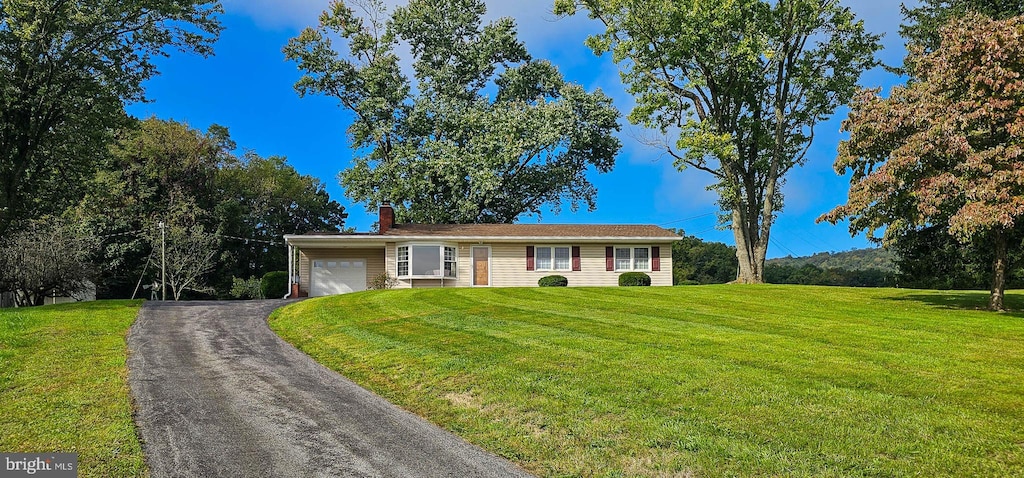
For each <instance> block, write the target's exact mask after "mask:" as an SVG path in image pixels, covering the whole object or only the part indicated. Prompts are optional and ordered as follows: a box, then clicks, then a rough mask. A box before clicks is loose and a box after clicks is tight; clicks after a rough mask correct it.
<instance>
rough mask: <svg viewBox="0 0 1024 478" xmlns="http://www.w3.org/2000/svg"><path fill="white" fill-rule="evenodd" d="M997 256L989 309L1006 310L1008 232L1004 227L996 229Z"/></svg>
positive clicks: (993, 264)
mask: <svg viewBox="0 0 1024 478" xmlns="http://www.w3.org/2000/svg"><path fill="white" fill-rule="evenodd" d="M994 239H995V252H996V258H995V260H994V261H992V295H991V296H989V299H988V308H989V310H994V311H1000V312H1001V311H1004V310H1006V307H1005V306H1004V305H1003V295H1004V293H1005V291H1006V262H1007V253H1006V234H1005V233H1004V232H1003V230H1002V229H996V230H995V238H994Z"/></svg>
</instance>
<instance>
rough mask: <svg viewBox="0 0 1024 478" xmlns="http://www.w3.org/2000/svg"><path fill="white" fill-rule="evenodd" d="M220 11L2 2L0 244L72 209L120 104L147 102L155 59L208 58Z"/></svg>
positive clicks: (45, 0)
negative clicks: (20, 227) (31, 223)
mask: <svg viewBox="0 0 1024 478" xmlns="http://www.w3.org/2000/svg"><path fill="white" fill-rule="evenodd" d="M220 11H221V7H220V4H219V3H218V2H217V1H216V0H132V1H124V0H91V1H84V0H62V1H53V0H3V1H2V2H0V236H2V235H3V234H4V233H5V231H6V230H7V228H8V227H9V225H10V224H11V223H12V222H13V221H16V220H20V219H24V218H28V217H32V216H34V215H38V214H40V213H44V212H52V211H49V210H48V209H57V212H59V210H60V209H61V208H62V207H63V206H66V205H67V203H68V201H73V200H75V199H76V198H75V194H76V193H78V192H80V190H79V189H78V188H77V187H76V186H77V184H78V183H79V179H81V178H82V177H84V176H87V175H88V174H89V173H90V172H91V171H92V166H93V162H94V161H95V159H96V157H97V156H98V155H100V154H102V152H103V149H104V148H105V147H106V145H107V144H108V143H109V140H110V139H111V136H112V134H113V132H114V131H115V130H116V129H117V128H118V127H120V126H122V125H123V124H124V121H125V120H126V115H125V113H124V103H125V102H132V101H140V100H142V99H143V88H142V83H143V82H144V81H145V80H146V79H148V78H150V77H152V76H153V74H155V73H156V68H155V65H154V64H153V61H152V59H153V57H154V56H160V55H165V54H166V52H167V50H168V49H170V48H177V49H180V50H190V51H193V52H196V53H199V54H202V55H209V54H210V53H211V52H212V49H211V46H212V44H213V41H214V40H215V39H216V37H217V35H218V34H219V32H220V24H219V23H218V21H217V19H216V14H217V13H219V12H220Z"/></svg>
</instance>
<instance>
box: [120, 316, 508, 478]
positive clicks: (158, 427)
mask: <svg viewBox="0 0 1024 478" xmlns="http://www.w3.org/2000/svg"><path fill="white" fill-rule="evenodd" d="M281 305H283V304H282V302H281V301H256V302H191V303H159V302H147V303H146V305H145V306H143V308H142V310H141V311H140V312H139V317H138V319H137V320H136V321H135V324H134V325H133V326H132V329H131V332H130V334H129V337H128V348H129V357H128V376H129V384H130V386H131V390H132V396H133V397H134V400H135V404H136V407H137V411H136V414H137V416H136V423H137V424H138V427H139V430H140V433H141V435H142V439H143V443H144V450H145V453H146V462H147V464H148V465H149V467H150V470H151V472H152V476H154V477H158V478H159V477H171V476H173V477H188V476H201V477H208V476H238V477H262V476H266V477H314V476H325V477H326V476H332V477H333V476H346V477H349V476H351V477H363V476H394V477H421V476H422V477H429V476H452V477H475V476H480V477H491V476H493V477H498V476H502V477H504V476H528V475H527V474H526V473H525V472H523V471H522V470H520V469H518V468H516V467H515V466H514V465H512V464H511V463H509V462H508V461H505V460H503V459H501V458H498V457H496V456H494V455H491V454H489V453H487V452H485V451H483V450H481V449H479V448H476V447H474V446H472V445H469V444H468V443H466V442H464V441H462V440H461V439H459V438H458V437H456V436H454V435H452V434H450V433H448V432H446V431H443V430H441V429H440V428H438V427H436V426H434V425H431V424H429V423H427V422H426V421H424V420H422V419H421V418H419V417H417V416H415V415H412V414H410V413H408V412H405V411H403V410H401V409H399V408H397V407H395V406H394V405H391V404H390V403H388V402H386V401H385V400H384V399H382V398H380V397H378V396H376V395H374V394H372V393H370V392H368V391H366V390H364V389H363V388H360V387H359V386H357V385H355V384H354V383H352V382H351V381H349V380H347V379H345V378H344V377H342V376H340V375H338V374H336V373H334V372H332V371H330V370H328V369H326V368H324V367H323V366H321V365H319V364H317V363H316V362H314V361H313V360H312V359H310V358H309V357H308V356H306V355H305V354H303V353H302V352H299V351H298V350H296V349H295V348H293V347H292V346H291V345H289V344H287V343H285V342H284V341H283V340H281V339H280V338H278V337H277V335H276V334H274V333H273V332H272V331H271V330H270V328H269V327H268V326H267V323H266V319H267V316H268V315H269V314H270V312H271V311H272V310H273V309H275V308H277V307H279V306H281Z"/></svg>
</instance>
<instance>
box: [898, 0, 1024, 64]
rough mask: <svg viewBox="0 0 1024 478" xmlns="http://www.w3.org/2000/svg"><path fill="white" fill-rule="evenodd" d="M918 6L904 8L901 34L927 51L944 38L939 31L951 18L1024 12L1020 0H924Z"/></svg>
mask: <svg viewBox="0 0 1024 478" xmlns="http://www.w3.org/2000/svg"><path fill="white" fill-rule="evenodd" d="M917 3H918V4H917V6H914V7H912V8H907V6H906V4H904V5H903V6H902V8H903V18H904V23H903V24H902V25H900V35H901V36H903V38H905V39H907V41H908V42H910V43H914V44H916V45H919V46H921V47H923V48H924V49H925V51H935V50H937V49H938V48H939V47H940V45H941V43H942V38H941V35H940V34H939V30H940V29H941V28H942V27H943V26H945V25H946V24H948V23H949V22H950V21H952V20H955V19H958V18H962V17H963V16H965V15H967V14H968V13H979V14H982V15H985V16H987V17H990V18H994V19H996V20H1004V19H1007V18H1010V17H1016V16H1018V15H1024V2H1021V1H1020V0H921V1H919V2H917Z"/></svg>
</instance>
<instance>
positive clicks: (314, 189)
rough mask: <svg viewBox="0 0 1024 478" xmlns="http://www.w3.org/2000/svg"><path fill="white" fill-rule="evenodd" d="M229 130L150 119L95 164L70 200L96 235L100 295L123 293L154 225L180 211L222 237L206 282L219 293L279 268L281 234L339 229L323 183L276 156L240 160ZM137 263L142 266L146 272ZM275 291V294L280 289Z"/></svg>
mask: <svg viewBox="0 0 1024 478" xmlns="http://www.w3.org/2000/svg"><path fill="white" fill-rule="evenodd" d="M235 148H236V145H235V143H234V142H233V141H231V138H230V136H229V134H228V131H227V130H226V129H225V128H223V127H220V126H216V125H214V126H211V127H210V128H209V130H207V131H206V132H202V131H198V130H196V129H193V128H191V127H189V126H188V125H187V124H183V123H177V122H174V121H164V120H159V119H156V118H150V119H147V120H145V121H141V122H138V123H137V124H136V125H135V127H134V128H131V129H125V130H122V131H120V132H119V140H118V142H117V144H116V145H114V147H112V148H111V155H110V156H109V158H108V159H107V161H106V163H105V164H103V165H102V167H101V168H100V171H98V172H97V173H96V175H95V176H94V177H93V179H92V180H91V181H89V182H88V187H87V189H88V194H87V195H86V196H85V198H84V199H83V200H82V201H81V202H80V203H79V205H78V206H77V208H76V209H77V213H78V214H79V215H80V216H81V217H83V218H85V221H86V222H88V223H89V225H90V227H91V228H93V229H94V230H95V231H97V234H99V235H104V236H108V237H107V239H105V240H104V244H103V248H102V251H101V253H100V254H99V255H98V257H97V258H96V262H98V263H101V264H103V265H104V267H103V272H102V275H101V277H100V280H99V281H98V284H99V285H100V286H101V287H102V289H101V290H100V291H99V295H100V296H101V297H128V296H130V295H131V293H132V290H133V289H134V287H135V284H136V282H137V281H138V279H139V277H140V276H144V275H145V276H146V279H147V280H148V279H149V278H150V277H152V275H153V273H154V271H155V269H154V268H152V267H149V268H145V264H146V263H147V259H154V258H158V256H157V257H154V256H152V255H151V253H152V251H153V249H152V247H151V244H150V242H149V241H148V240H147V239H146V238H145V237H143V236H145V234H138V233H136V232H137V231H144V232H145V233H146V234H150V235H152V234H153V233H154V227H155V226H156V224H157V222H159V221H161V220H162V221H164V222H167V223H171V222H173V221H172V219H174V218H186V217H187V218H188V222H189V224H195V225H198V226H202V228H203V231H204V233H205V234H207V235H213V236H216V237H218V238H220V239H221V240H220V241H219V242H218V243H217V245H216V246H215V247H216V254H215V256H214V258H213V259H212V260H211V261H210V264H211V265H213V266H215V268H214V270H212V271H210V273H208V274H206V275H205V277H204V281H205V282H206V283H207V284H209V285H212V286H213V287H215V288H216V289H217V290H219V291H220V294H221V295H224V296H226V295H227V293H228V291H229V290H230V288H231V287H232V278H233V277H253V276H254V277H262V276H263V274H265V273H267V272H269V271H274V270H280V269H282V268H285V267H286V266H287V260H286V257H285V255H286V250H285V248H284V247H282V246H281V245H280V241H281V238H282V236H283V235H285V234H302V233H305V232H311V231H331V230H339V229H340V228H341V227H342V226H343V225H344V221H345V217H346V214H345V212H344V208H343V207H342V206H341V205H339V204H338V203H337V202H335V201H332V200H331V199H330V197H329V196H328V194H327V192H326V190H325V187H324V184H323V183H322V182H321V181H320V180H318V179H316V178H314V177H311V176H304V175H300V174H299V173H298V172H297V171H295V169H294V168H293V167H292V166H290V165H289V164H288V163H287V162H286V160H285V159H284V158H281V157H270V158H263V157H260V156H258V155H256V154H255V153H252V152H249V153H246V154H245V155H243V156H242V157H237V156H235V155H234V154H233V153H232V151H233V150H234V149H235ZM144 269H145V270H144ZM282 295H283V294H282Z"/></svg>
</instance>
